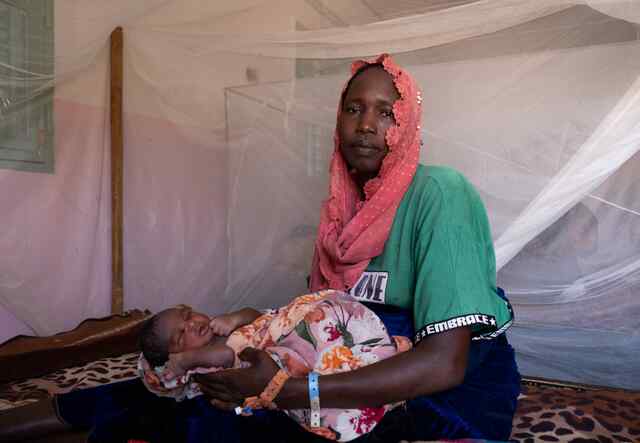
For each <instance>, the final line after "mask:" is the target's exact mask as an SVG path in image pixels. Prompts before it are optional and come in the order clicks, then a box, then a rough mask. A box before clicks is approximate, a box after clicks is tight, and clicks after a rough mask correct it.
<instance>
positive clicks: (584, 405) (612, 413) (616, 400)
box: [0, 353, 640, 443]
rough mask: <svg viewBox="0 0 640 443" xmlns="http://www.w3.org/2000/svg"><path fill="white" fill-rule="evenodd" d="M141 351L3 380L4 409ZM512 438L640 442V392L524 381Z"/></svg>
mask: <svg viewBox="0 0 640 443" xmlns="http://www.w3.org/2000/svg"><path fill="white" fill-rule="evenodd" d="M137 364H138V354H137V353H133V354H125V355H122V356H120V357H115V358H105V359H102V360H97V361H95V362H91V363H88V364H86V365H84V366H77V367H73V368H69V369H64V370H61V371H56V372H54V373H52V374H50V375H47V376H45V377H41V378H33V379H28V380H22V381H18V382H13V383H8V384H4V385H0V411H2V410H6V409H10V408H14V407H17V406H22V405H26V404H28V403H32V402H35V401H38V400H40V399H43V398H46V397H49V396H51V395H53V394H56V393H64V392H69V391H71V390H74V389H82V388H88V387H91V386H97V385H101V384H105V383H111V382H114V381H120V380H128V379H131V378H135V377H137ZM511 441H514V442H518V443H537V442H560V443H590V442H593V443H608V442H633V443H639V442H640V392H629V391H614V390H604V389H601V390H591V389H578V388H561V387H558V386H550V385H545V384H538V383H523V386H522V394H521V397H520V399H519V400H518V410H517V411H516V416H515V417H514V422H513V432H512V434H511Z"/></svg>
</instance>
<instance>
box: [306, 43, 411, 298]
mask: <svg viewBox="0 0 640 443" xmlns="http://www.w3.org/2000/svg"><path fill="white" fill-rule="evenodd" d="M367 64H381V65H382V67H383V68H384V70H385V71H386V72H387V73H389V74H390V75H391V77H392V78H393V82H394V84H395V86H396V89H397V90H398V93H399V94H400V98H399V99H398V100H396V101H395V103H394V104H393V115H394V117H395V125H393V126H391V127H390V128H389V129H388V130H387V133H386V134H385V139H386V142H387V146H388V147H389V152H388V154H387V156H386V157H385V158H384V160H383V161H382V166H381V168H380V172H379V173H378V176H377V177H375V178H373V179H371V180H369V181H368V182H367V183H366V184H365V186H364V194H365V200H364V201H361V200H360V193H359V191H358V188H357V185H356V183H355V182H354V180H353V178H352V177H351V174H350V173H349V167H348V165H347V164H346V162H345V160H344V158H343V157H342V154H341V153H340V138H339V136H338V129H337V126H336V133H335V136H334V142H335V148H334V152H333V158H332V159H331V167H330V170H329V174H330V183H329V198H328V199H327V200H326V201H325V202H324V204H323V206H322V210H321V213H320V226H319V227H318V237H317V238H316V243H315V252H314V257H313V265H312V268H311V281H310V288H311V290H312V291H317V290H320V289H327V288H330V289H339V290H348V289H350V288H352V287H353V285H354V284H355V283H356V282H357V281H358V279H359V278H360V276H361V275H362V272H363V271H364V270H365V269H366V268H367V266H368V265H369V262H370V261H371V259H372V258H374V257H377V256H378V255H380V254H382V252H383V250H384V245H385V243H386V241H387V238H388V237H389V232H390V231H391V226H392V224H393V219H394V217H395V214H396V210H397V209H398V205H399V204H400V201H401V200H402V197H403V196H404V193H405V192H406V190H407V188H408V187H409V185H410V184H411V181H412V180H413V176H414V175H415V172H416V168H417V167H418V159H419V154H420V144H421V142H420V120H421V117H422V106H421V102H422V96H421V93H420V90H419V88H418V85H417V84H416V82H415V81H414V79H413V78H412V77H411V76H410V75H409V74H408V73H407V72H406V71H404V70H402V69H401V68H400V67H399V66H397V65H396V64H395V63H394V61H393V60H392V59H391V57H390V56H389V55H387V54H382V55H381V56H379V57H378V58H376V59H374V60H370V61H364V60H360V61H356V62H354V63H353V64H352V66H351V74H352V75H351V77H352V78H353V76H355V75H356V74H357V73H358V71H360V70H361V69H362V68H364V67H365V66H366V65H367ZM348 84H349V82H347V85H348ZM346 87H347V86H345V88H346ZM344 96H345V93H344V90H343V94H342V98H344ZM341 112H342V100H341V101H340V104H339V105H338V120H339V119H340V113H341Z"/></svg>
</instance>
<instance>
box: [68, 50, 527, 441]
mask: <svg viewBox="0 0 640 443" xmlns="http://www.w3.org/2000/svg"><path fill="white" fill-rule="evenodd" d="M421 118H422V96H421V93H420V91H419V89H418V86H417V84H416V83H415V81H414V80H413V78H412V77H411V76H410V75H409V74H408V73H407V72H406V71H404V70H403V69H401V68H400V67H398V66H397V65H396V64H395V63H394V62H393V60H392V59H391V58H390V57H389V56H387V55H382V56H380V57H378V58H377V59H375V60H373V61H370V62H365V61H362V62H356V63H355V64H354V65H353V68H352V76H351V79H350V80H349V81H348V82H347V85H346V87H345V89H344V91H343V93H342V96H341V99H340V103H339V107H338V117H337V125H336V133H335V147H334V152H333V159H332V162H331V169H330V187H329V198H328V199H327V201H326V202H325V203H324V205H323V207H322V211H321V215H320V225H319V228H318V235H317V239H316V242H315V254H314V260H313V266H312V270H311V288H310V289H311V290H312V291H318V290H322V289H335V290H341V291H344V292H349V293H350V294H352V295H353V296H354V297H356V298H357V299H359V300H361V301H363V302H364V303H365V304H367V306H368V307H369V308H370V309H372V310H373V311H375V312H376V313H377V314H378V316H379V317H380V319H381V320H382V321H383V322H384V323H385V326H386V328H387V329H388V331H389V333H390V334H392V335H404V336H407V337H412V338H413V342H414V346H413V348H412V349H411V350H409V351H407V352H403V353H399V354H397V355H393V356H391V357H389V358H387V359H384V360H382V361H378V362H375V363H372V364H370V365H367V366H365V367H361V368H357V369H354V370H352V371H347V372H342V373H339V374H326V375H325V374H320V376H319V377H317V374H314V373H310V374H309V375H307V376H303V377H291V378H289V379H288V380H287V381H286V382H285V383H284V385H283V387H282V389H281V390H280V392H279V393H278V395H277V396H276V397H275V398H274V401H275V403H276V404H277V405H278V407H280V408H283V409H287V410H295V409H311V410H312V411H313V410H317V409H318V408H340V409H353V408H358V409H362V408H367V407H378V406H380V405H384V404H392V403H395V402H400V401H406V406H405V407H403V408H395V409H393V410H392V411H389V412H388V413H387V414H386V415H385V416H384V418H383V419H382V420H381V422H380V423H379V424H378V426H376V427H375V428H374V429H373V431H372V432H369V433H367V434H365V435H363V436H361V437H360V438H359V439H358V440H357V441H358V442H363V443H364V442H369V443H372V442H394V443H395V442H398V441H401V440H409V441H413V440H436V439H443V438H445V439H461V438H478V439H491V440H507V439H508V438H509V435H510V432H511V422H512V419H513V414H514V412H515V409H516V402H517V397H518V394H519V390H520V375H519V373H518V369H517V366H516V363H515V358H514V352H513V349H512V348H511V346H510V345H509V343H508V342H507V339H506V336H505V331H506V330H507V328H508V327H509V326H510V325H511V323H512V320H513V313H512V310H511V307H510V305H509V303H508V301H507V300H506V299H505V298H504V295H503V293H502V291H501V290H500V289H498V288H497V287H496V265H495V256H494V250H493V243H492V239H491V232H490V229H489V222H488V220H487V215H486V212H485V209H484V206H483V204H482V202H481V200H480V198H479V196H478V194H477V192H476V190H475V189H474V188H473V186H472V185H471V184H470V183H469V182H468V181H467V180H466V179H465V178H464V177H463V176H462V175H461V174H460V173H458V172H456V171H454V170H452V169H449V168H445V167H437V166H422V165H419V164H418V159H419V153H420V146H421V133H420V123H421ZM241 358H243V359H245V360H246V361H248V362H249V363H250V364H251V366H250V367H248V368H239V369H233V370H226V371H219V372H215V373H211V374H198V375H196V376H195V377H194V378H195V380H196V381H197V382H198V383H199V387H200V389H201V390H202V392H203V393H205V395H206V396H208V397H209V398H210V399H211V400H210V401H207V400H205V399H204V398H203V396H199V397H196V398H194V399H192V400H189V401H184V402H181V403H176V402H174V401H173V400H172V399H164V398H159V397H156V396H153V395H149V394H148V392H147V391H146V389H145V388H144V386H142V384H141V382H140V381H138V380H135V381H132V382H123V383H115V384H113V385H109V386H106V387H100V388H95V389H89V390H84V391H77V392H72V393H69V394H65V395H62V396H59V397H58V399H57V405H58V412H59V414H60V415H61V416H62V417H63V418H64V419H65V420H66V421H67V422H69V423H72V424H73V425H75V426H84V427H88V428H91V429H93V430H92V435H91V438H90V441H119V440H122V441H127V439H132V438H138V439H146V440H148V441H182V442H199V443H202V442H217V443H220V442H222V443H229V442H255V441H258V440H259V441H269V442H300V441H305V442H307V441H314V440H316V439H317V441H326V440H324V439H322V438H321V437H318V436H314V435H312V434H310V433H308V432H306V431H305V430H303V429H302V428H300V426H298V425H297V424H296V423H295V422H294V421H293V420H291V419H290V418H289V417H287V416H286V415H284V414H283V413H281V412H279V411H271V410H268V411H258V412H260V413H256V414H254V415H253V416H250V417H242V416H237V415H236V414H235V413H233V411H234V410H235V408H236V407H238V406H242V404H243V402H244V400H245V398H248V397H255V396H258V395H260V393H262V392H263V391H264V390H265V388H266V387H267V386H268V385H269V383H270V382H271V381H272V380H273V379H274V376H276V374H277V373H278V371H279V369H280V368H279V366H278V365H277V364H276V363H275V362H274V360H273V359H272V358H271V357H270V356H269V354H268V353H267V352H266V351H264V350H250V349H247V350H245V352H244V353H243V354H242V355H241ZM316 377H317V378H316ZM316 379H318V380H319V382H318V384H317V386H316V384H315V380H316ZM310 382H311V383H310ZM310 384H311V386H312V388H314V389H316V388H317V390H318V391H319V395H318V397H317V398H318V399H319V401H316V400H315V398H316V397H315V396H313V397H312V399H313V402H310V396H309V386H310ZM314 392H315V391H314ZM165 400H168V401H169V403H166V402H164V401H165ZM318 403H319V404H318ZM212 405H213V407H212Z"/></svg>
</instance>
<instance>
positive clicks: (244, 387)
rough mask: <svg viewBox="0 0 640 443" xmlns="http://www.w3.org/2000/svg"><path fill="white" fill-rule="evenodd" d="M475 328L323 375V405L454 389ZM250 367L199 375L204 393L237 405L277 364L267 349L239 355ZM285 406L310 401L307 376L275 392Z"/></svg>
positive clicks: (259, 389) (305, 405) (404, 397)
mask: <svg viewBox="0 0 640 443" xmlns="http://www.w3.org/2000/svg"><path fill="white" fill-rule="evenodd" d="M470 342H471V331H470V329H469V328H467V327H463V328H457V329H454V330H451V331H447V332H444V333H441V334H437V335H433V336H430V337H428V338H425V339H424V340H422V341H421V342H420V343H419V344H418V345H417V346H416V347H415V348H413V349H412V350H410V351H408V352H404V353H402V354H399V355H395V356H393V357H391V358H389V359H386V360H383V361H381V362H378V363H375V364H373V365H370V366H365V367H363V368H360V369H357V370H355V371H350V372H344V373H341V374H335V375H325V376H321V377H320V405H321V406H322V407H323V408H354V407H366V406H380V405H382V404H386V403H392V402H395V401H401V400H408V399H410V398H414V397H417V396H420V395H427V394H432V393H436V392H441V391H445V390H448V389H451V388H453V387H455V386H457V385H459V384H460V383H462V381H463V379H464V375H465V370H466V367H467V355H468V352H469V344H470ZM240 357H241V358H243V359H246V360H248V361H250V362H251V363H252V367H251V368H248V369H240V370H234V371H222V372H218V373H215V374H207V375H202V376H198V382H199V383H201V387H202V390H203V392H205V394H207V395H209V396H210V397H212V399H213V401H212V403H213V404H214V405H216V406H218V407H221V408H225V409H232V408H233V407H235V406H237V405H238V404H240V403H241V402H242V400H243V399H244V398H246V397H249V396H252V395H257V394H260V392H262V390H263V389H264V387H265V386H266V384H267V383H268V382H269V380H271V378H272V377H273V375H274V374H275V372H277V370H278V368H277V366H276V365H275V363H273V361H272V360H271V359H270V358H269V356H268V355H267V354H266V353H264V352H262V351H255V350H252V351H248V352H246V353H244V354H241V355H240ZM275 402H276V403H277V404H278V406H279V407H280V408H283V409H297V408H308V407H309V393H308V385H307V378H306V377H304V378H291V379H289V380H288V381H287V383H286V384H285V385H284V388H283V390H282V391H281V392H280V394H279V395H278V396H277V397H276V399H275Z"/></svg>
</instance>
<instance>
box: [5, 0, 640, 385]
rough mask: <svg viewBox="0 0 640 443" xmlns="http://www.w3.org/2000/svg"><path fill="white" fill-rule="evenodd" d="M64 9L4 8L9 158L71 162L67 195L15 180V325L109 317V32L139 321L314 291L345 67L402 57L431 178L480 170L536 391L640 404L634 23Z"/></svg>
mask: <svg viewBox="0 0 640 443" xmlns="http://www.w3.org/2000/svg"><path fill="white" fill-rule="evenodd" d="M52 3H53V2H51V6H49V7H50V8H51V11H50V13H49V15H51V14H52V15H53V17H52V18H51V19H50V22H47V14H44V15H43V16H42V17H41V16H38V15H37V14H36V15H35V17H36V18H37V20H36V19H33V18H29V17H34V13H33V12H32V11H30V10H29V9H28V8H26V9H25V8H23V9H20V8H18V7H16V6H15V5H14V3H13V2H8V1H7V2H0V17H1V18H2V19H4V18H6V23H8V25H7V29H9V31H7V32H9V34H10V35H11V38H7V39H6V40H5V41H2V42H0V49H1V50H2V53H3V54H4V55H2V57H4V58H2V59H0V72H2V83H1V85H0V107H1V109H0V111H1V115H0V119H1V120H0V122H1V123H0V125H1V126H2V128H1V130H2V137H4V138H3V143H4V145H3V146H5V145H6V146H9V147H12V146H14V145H11V143H10V142H11V141H13V140H17V139H18V138H19V137H18V136H19V135H20V134H22V138H23V139H25V140H31V141H32V142H34V143H35V146H36V148H35V149H36V150H35V154H34V155H36V157H35V158H38V157H37V155H40V156H41V157H43V156H47V155H51V154H50V153H47V152H45V151H44V150H43V148H42V147H43V146H45V147H46V145H47V144H46V143H45V142H46V140H47V138H50V139H51V140H52V143H51V145H52V147H53V152H54V155H53V164H54V172H52V173H34V172H24V171H15V170H0V182H1V183H2V187H1V188H0V189H2V191H1V192H0V198H1V200H2V204H3V209H2V211H0V220H1V221H2V225H3V227H4V228H3V229H2V231H1V233H0V245H1V246H2V251H3V254H2V255H1V256H0V304H1V305H2V307H3V309H4V310H5V312H4V314H3V315H4V316H5V317H7V318H9V319H10V320H11V322H12V324H16V323H20V324H21V326H20V327H22V328H27V329H30V330H32V331H35V332H36V333H40V334H51V333H54V332H58V331H60V330H63V329H68V328H70V327H73V326H74V325H75V324H77V323H78V322H79V321H80V320H82V319H83V318H86V317H95V316H102V315H106V314H108V310H109V306H110V299H109V297H110V237H109V234H110V225H111V220H110V206H109V205H110V203H109V192H110V191H109V189H110V187H109V120H108V114H109V109H108V93H109V86H108V85H109V67H108V40H109V34H110V33H111V31H112V30H113V29H114V28H115V27H116V26H122V27H123V29H124V38H125V45H124V58H125V75H124V142H125V159H124V162H125V166H124V187H125V220H124V224H125V240H124V243H125V244H124V272H125V307H126V308H150V309H152V310H158V309H160V308H163V307H166V306H169V305H172V304H176V303H190V304H192V305H193V306H194V307H196V308H198V309H202V310H206V311H209V312H212V313H217V312H222V311H225V310H228V309H232V308H236V307H240V306H247V305H250V306H255V307H267V306H274V305H279V304H282V303H285V302H286V301H288V300H290V299H291V298H292V297H293V296H295V295H297V294H299V293H301V292H303V291H304V290H305V288H306V276H307V274H308V272H309V267H310V261H311V256H312V248H313V245H312V243H313V239H314V236H315V229H316V226H317V224H318V219H319V208H320V204H321V202H322V200H323V198H325V197H326V194H327V186H328V183H327V179H328V174H327V171H328V161H329V158H330V154H331V151H332V149H333V142H332V137H333V129H334V126H335V113H336V106H337V102H338V95H339V92H340V89H341V87H342V85H343V83H344V81H345V80H346V78H347V75H348V66H349V64H350V61H351V60H352V59H353V58H358V57H368V56H373V55H376V54H378V53H381V52H390V53H392V54H394V57H395V58H396V60H397V61H398V63H400V64H402V65H404V66H406V67H407V69H408V70H409V71H410V72H411V73H412V74H413V75H414V76H415V77H416V79H418V81H419V83H420V85H421V87H422V89H423V97H424V104H423V106H424V109H425V112H424V121H423V124H422V132H423V140H424V147H423V151H422V154H421V161H422V162H423V163H425V164H444V165H448V166H452V167H454V168H456V169H458V170H460V171H461V172H463V173H464V174H465V175H466V176H467V177H468V178H469V180H470V181H471V182H472V183H473V184H474V185H475V186H476V187H477V189H478V190H479V192H480V194H481V197H482V198H483V200H484V203H485V205H486V207H487V210H488V214H489V218H490V221H491V224H492V229H493V236H494V240H495V247H496V255H497V262H498V267H499V273H498V283H499V285H500V286H502V287H503V288H504V289H505V290H506V292H507V294H508V296H509V297H510V299H511V300H512V302H513V304H514V308H515V312H516V321H515V325H514V327H513V328H512V329H511V332H510V338H511V341H512V342H513V344H514V347H515V348H516V351H517V355H518V362H519V364H520V367H521V371H522V372H523V373H524V374H527V375H535V376H543V377H553V378H560V379H565V380H574V381H580V382H586V383H594V384H605V385H614V386H621V387H628V388H636V389H638V388H640V378H638V374H639V373H640V357H639V356H640V335H639V334H638V330H640V271H639V270H640V218H639V217H638V216H639V215H640V203H638V200H637V198H636V195H638V192H639V191H640V178H638V173H637V172H638V171H639V170H640V154H638V155H636V152H637V150H638V149H639V148H640V26H639V25H638V23H640V2H639V1H613V0H602V1H561V0H536V1H525V0H480V1H468V0H430V1H427V0H424V1H414V0H397V1H394V2H385V1H382V0H349V1H344V0H343V1H337V0H335V1H334V0H304V1H303V0H278V1H268V2H267V1H258V0H255V1H251V0H237V1H234V2H227V1H218V2H210V1H203V0H188V1H185V0H182V1H168V0H144V1H137V2H127V1H124V0H114V1H109V2H104V1H98V0H75V1H74V0H57V1H56V2H55V5H52ZM29 4H30V5H31V4H33V5H31V6H33V8H35V9H37V8H36V7H38V6H41V7H43V8H44V7H47V1H46V0H39V1H34V2H29ZM31 6H30V7H31ZM36 21H37V23H36ZM40 21H43V23H45V24H46V25H47V26H49V27H50V28H51V29H52V30H53V31H54V32H51V36H52V37H51V38H50V39H49V40H47V39H46V38H44V37H43V35H45V34H42V33H38V34H37V35H35V31H32V29H35V27H36V25H37V24H38V23H40ZM3 23H4V22H3ZM11 33H13V34H11ZM9 34H7V35H9ZM20 35H24V36H25V37H24V38H22V39H20V38H19V36H20ZM15 36H18V37H15ZM16 39H17V40H16ZM16 42H19V43H20V44H18V43H16ZM52 48H53V51H52ZM48 122H50V123H48ZM16 134H17V135H16ZM15 146H17V145H15ZM12 149H14V151H15V148H12ZM7 155H9V154H7ZM7 324H8V323H7Z"/></svg>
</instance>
